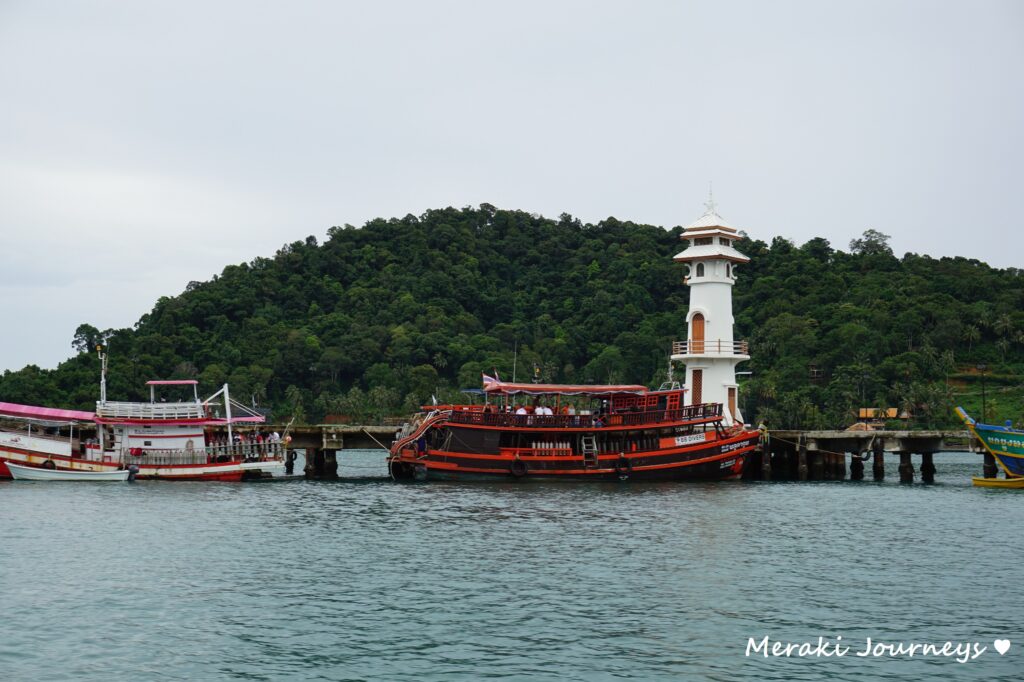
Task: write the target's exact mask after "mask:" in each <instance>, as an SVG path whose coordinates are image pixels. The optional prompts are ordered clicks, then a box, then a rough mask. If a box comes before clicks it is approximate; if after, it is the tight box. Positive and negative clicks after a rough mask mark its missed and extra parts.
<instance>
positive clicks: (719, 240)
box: [718, 237, 732, 246]
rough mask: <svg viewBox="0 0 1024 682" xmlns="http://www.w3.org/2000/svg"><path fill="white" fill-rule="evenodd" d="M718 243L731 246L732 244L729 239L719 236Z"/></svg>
mask: <svg viewBox="0 0 1024 682" xmlns="http://www.w3.org/2000/svg"><path fill="white" fill-rule="evenodd" d="M718 243H719V244H721V245H722V246H730V245H731V244H732V242H731V241H729V240H728V239H725V238H724V237H719V238H718Z"/></svg>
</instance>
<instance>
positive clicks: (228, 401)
mask: <svg viewBox="0 0 1024 682" xmlns="http://www.w3.org/2000/svg"><path fill="white" fill-rule="evenodd" d="M224 414H225V415H226V416H227V422H228V444H229V445H230V444H231V443H234V442H235V439H234V436H232V435H231V396H229V395H228V385H227V384H224Z"/></svg>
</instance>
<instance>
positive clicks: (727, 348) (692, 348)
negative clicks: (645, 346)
mask: <svg viewBox="0 0 1024 682" xmlns="http://www.w3.org/2000/svg"><path fill="white" fill-rule="evenodd" d="M672 355H750V345H749V344H748V343H747V342H746V341H724V340H722V339H714V340H698V341H693V340H690V341H673V342H672Z"/></svg>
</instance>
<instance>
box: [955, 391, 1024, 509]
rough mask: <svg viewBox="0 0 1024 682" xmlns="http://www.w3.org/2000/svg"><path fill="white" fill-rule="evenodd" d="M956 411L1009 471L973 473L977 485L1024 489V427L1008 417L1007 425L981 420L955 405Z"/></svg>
mask: <svg viewBox="0 0 1024 682" xmlns="http://www.w3.org/2000/svg"><path fill="white" fill-rule="evenodd" d="M956 414H957V416H958V417H960V419H962V420H963V422H964V424H966V425H967V429H968V430H969V431H970V432H971V433H972V434H973V435H974V436H975V437H976V438H977V439H978V440H979V441H981V444H982V445H983V446H985V449H986V450H988V451H989V453H990V454H991V455H992V457H994V458H995V460H996V464H997V465H999V468H1000V469H1002V470H1003V473H1004V474H1005V475H1006V478H982V477H974V478H972V479H971V481H973V483H974V485H977V486H982V487H985V488H1022V489H1024V431H1018V430H1015V429H1014V428H1013V427H1012V425H1011V423H1010V422H1009V421H1007V422H1006V426H992V425H991V424H981V423H978V422H976V421H975V420H974V419H972V418H971V416H970V415H969V414H967V412H965V411H964V408H962V407H958V408H956Z"/></svg>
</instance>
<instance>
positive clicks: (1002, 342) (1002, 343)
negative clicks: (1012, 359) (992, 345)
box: [996, 336, 1010, 362]
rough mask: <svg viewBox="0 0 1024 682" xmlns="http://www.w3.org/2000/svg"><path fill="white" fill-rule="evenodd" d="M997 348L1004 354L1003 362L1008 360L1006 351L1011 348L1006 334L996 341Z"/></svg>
mask: <svg viewBox="0 0 1024 682" xmlns="http://www.w3.org/2000/svg"><path fill="white" fill-rule="evenodd" d="M996 348H998V349H999V352H1000V354H1001V355H1002V359H1003V362H1006V351H1008V350H1010V340H1009V339H1008V338H1006V337H1005V336H1004V337H1002V338H1000V339H999V340H998V341H996Z"/></svg>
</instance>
